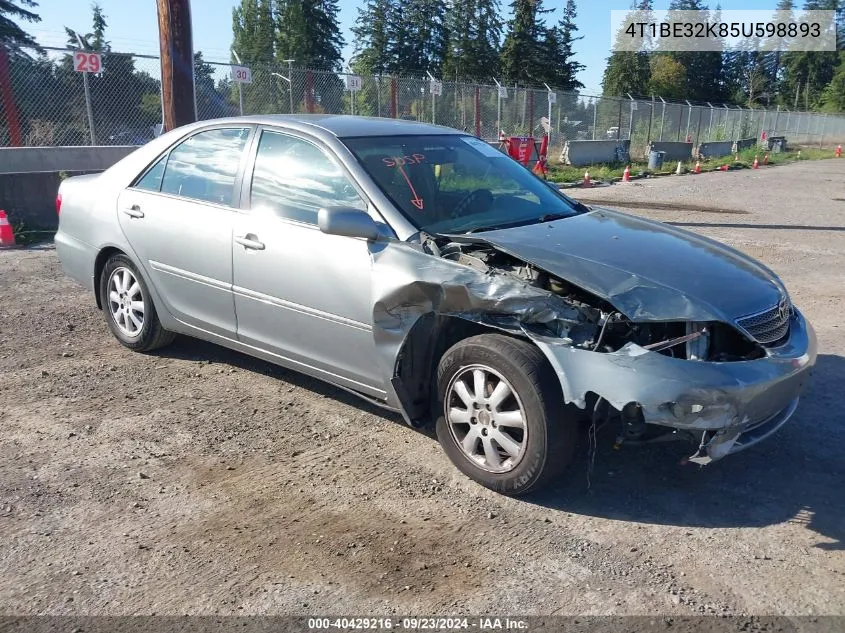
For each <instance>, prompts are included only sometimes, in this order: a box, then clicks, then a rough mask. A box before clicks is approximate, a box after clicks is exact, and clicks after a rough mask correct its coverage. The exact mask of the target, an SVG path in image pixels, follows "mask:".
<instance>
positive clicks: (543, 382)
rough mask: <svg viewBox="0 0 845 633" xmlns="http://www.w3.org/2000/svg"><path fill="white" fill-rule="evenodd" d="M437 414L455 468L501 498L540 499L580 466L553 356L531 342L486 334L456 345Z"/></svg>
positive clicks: (441, 368) (444, 363)
mask: <svg viewBox="0 0 845 633" xmlns="http://www.w3.org/2000/svg"><path fill="white" fill-rule="evenodd" d="M478 371H481V372H483V379H482V384H483V394H482V398H481V399H477V398H476V397H475V393H476V391H477V389H476V385H477V384H478V383H477V382H476V380H477V376H478V373H477V372H478ZM459 383H463V387H461V386H460V385H459ZM501 383H504V387H503V386H502V385H501ZM507 391H510V394H506V392H507ZM502 394H505V395H504V399H502ZM467 398H468V399H469V400H470V401H471V402H472V404H471V405H470V404H469V403H468V402H467ZM447 405H448V412H447ZM476 405H477V406H476ZM435 407H436V409H435V411H436V412H437V416H438V417H437V425H436V429H437V439H438V441H439V442H440V445H441V446H442V447H443V450H444V451H445V452H446V455H448V457H449V459H450V460H451V461H452V463H453V464H455V466H457V467H458V469H459V470H460V471H461V472H462V473H464V474H465V475H467V476H468V477H470V478H471V479H473V480H475V481H476V482H478V483H480V484H481V485H482V486H486V487H487V488H490V489H491V490H495V491H496V492H499V493H501V494H505V495H509V496H520V495H524V494H528V493H529V492H533V491H535V490H537V489H539V488H540V487H541V486H543V485H545V484H546V483H547V482H548V481H549V480H550V479H552V478H554V477H555V476H556V475H558V474H559V473H560V472H561V471H563V469H564V468H566V467H567V466H568V465H569V463H570V462H571V461H572V456H573V453H574V450H575V444H576V441H577V439H578V424H577V418H576V416H575V415H574V412H573V411H572V409H571V407H569V406H566V405H564V402H563V395H562V392H561V388H560V382H559V381H558V379H557V377H556V376H555V374H554V371H553V370H552V368H551V366H550V365H549V364H548V361H547V360H546V358H545V356H543V353H542V352H541V351H540V350H539V349H538V348H537V347H535V346H534V345H532V344H531V343H529V342H527V341H523V340H520V339H515V338H511V337H508V336H504V335H501V334H482V335H480V336H473V337H471V338H467V339H464V340H462V341H460V342H458V343H456V344H455V345H454V346H452V347H451V348H450V349H448V350H447V351H446V353H445V354H444V355H443V357H442V358H441V359H440V363H439V365H438V368H437V397H436V402H435ZM467 417H469V420H467ZM519 419H521V420H522V428H520V426H519ZM472 420H475V421H474V422H473V421H472ZM462 446H466V447H468V448H462ZM497 460H498V464H497V463H496V462H497Z"/></svg>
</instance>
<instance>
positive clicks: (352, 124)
mask: <svg viewBox="0 0 845 633" xmlns="http://www.w3.org/2000/svg"><path fill="white" fill-rule="evenodd" d="M226 120H227V121H233V122H234V121H238V122H249V123H257V124H259V125H275V126H281V127H291V128H296V129H303V128H311V129H312V131H317V130H320V131H323V132H328V133H330V134H331V135H332V136H336V137H337V138H350V137H356V136H397V135H422V134H463V132H461V131H460V130H455V129H453V128H449V127H445V126H442V125H432V124H430V123H419V122H417V121H406V120H404V119H388V118H381V117H368V116H350V115H348V114H261V115H252V116H243V117H233V118H231V119H226ZM211 122H212V121H204V123H211Z"/></svg>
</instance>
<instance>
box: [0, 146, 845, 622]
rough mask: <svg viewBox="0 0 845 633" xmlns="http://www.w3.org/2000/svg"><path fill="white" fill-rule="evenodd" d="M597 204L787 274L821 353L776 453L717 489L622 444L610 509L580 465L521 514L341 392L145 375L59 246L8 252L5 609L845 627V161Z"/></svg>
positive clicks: (239, 379)
mask: <svg viewBox="0 0 845 633" xmlns="http://www.w3.org/2000/svg"><path fill="white" fill-rule="evenodd" d="M574 193H575V195H577V196H579V197H582V198H584V199H589V200H592V201H600V200H606V201H608V206H613V205H614V204H616V205H624V207H625V209H626V210H628V211H630V212H632V213H640V214H644V215H647V216H649V217H655V218H658V219H660V220H664V221H669V222H672V223H675V224H678V225H680V226H684V227H687V228H690V229H692V230H694V231H698V232H701V233H703V234H705V235H708V236H712V237H715V238H717V239H720V240H723V241H726V242H728V243H730V244H731V245H733V246H735V247H737V248H739V249H740V250H743V251H745V252H747V253H749V254H750V255H753V256H754V257H757V258H760V259H761V260H763V261H764V262H766V263H767V264H768V265H770V266H771V267H772V268H773V269H774V270H775V271H776V272H778V273H779V274H780V275H782V276H783V278H784V279H785V281H786V283H787V286H788V287H789V289H790V291H791V292H792V295H793V299H794V301H795V303H796V304H797V305H798V306H800V307H801V308H802V309H803V310H804V311H805V313H806V314H807V316H808V317H809V319H810V320H811V321H812V322H813V324H814V325H815V327H816V330H817V332H818V336H819V342H820V349H821V356H820V358H819V362H818V366H817V372H816V381H815V384H814V387H813V388H812V390H811V391H810V393H809V394H808V395H807V397H806V398H805V399H804V401H803V403H802V405H801V406H800V408H799V412H798V415H797V417H796V418H795V419H794V421H793V422H792V423H790V424H789V425H788V426H787V427H785V428H784V429H783V430H782V431H781V432H780V433H779V435H778V436H777V437H775V438H773V439H771V440H770V441H768V442H766V443H765V444H763V445H760V446H758V447H755V448H754V449H751V450H749V451H747V452H746V453H744V454H741V455H737V456H734V457H732V458H729V459H726V460H723V461H721V462H718V463H716V464H713V465H711V466H709V467H707V468H704V469H699V468H698V467H693V466H689V465H687V466H681V465H679V462H680V458H681V457H683V456H684V455H686V454H688V453H689V452H690V451H689V450H687V449H688V447H686V446H684V445H671V444H666V445H656V446H651V447H648V448H633V447H630V448H627V447H623V449H622V450H619V451H614V450H612V443H613V439H614V437H613V434H612V433H603V434H600V436H599V448H598V455H597V457H596V468H595V472H594V474H593V476H592V485H591V487H590V488H589V489H588V488H587V475H586V473H587V466H586V458H585V455H586V447H585V446H582V447H581V448H580V449H579V458H578V460H577V461H576V463H575V464H574V465H573V467H572V468H571V469H570V470H569V471H568V473H567V476H566V478H564V479H563V480H561V481H560V483H559V484H558V485H556V486H555V487H553V489H551V490H549V491H547V492H545V493H543V494H542V495H540V496H535V497H532V498H530V499H525V500H513V499H507V498H504V497H500V496H496V495H495V494H493V493H491V492H489V491H487V490H485V489H483V488H481V487H479V486H477V485H475V484H473V483H472V482H470V481H469V480H467V479H466V478H464V477H463V476H462V475H460V474H459V473H458V472H457V471H456V470H455V469H454V468H453V467H452V466H451V465H450V463H449V462H448V461H447V459H446V457H445V456H444V454H443V453H442V452H441V451H440V449H439V447H438V445H437V443H436V441H435V440H434V439H433V437H432V435H431V434H430V433H424V432H418V431H414V430H412V429H410V428H408V427H407V426H405V425H404V424H403V423H402V422H401V421H400V419H399V418H398V417H397V416H392V415H388V414H385V413H384V412H382V411H380V410H378V409H376V408H373V407H371V406H369V405H367V404H365V403H363V402H360V401H358V400H357V399H355V398H354V397H352V396H349V395H347V394H346V393H344V392H342V391H339V390H337V389H335V388H332V387H330V386H326V385H323V384H320V383H317V382H315V381H313V380H311V379H308V378H304V377H302V376H300V375H297V374H294V373H292V372H288V371H285V370H282V369H280V368H277V367H274V366H272V365H269V364H267V363H264V362H261V361H256V360H253V359H251V358H248V357H246V356H243V355H240V354H236V353H233V352H229V351H226V350H223V349H221V348H218V347H215V346H213V345H210V344H206V343H202V342H199V341H195V340H190V339H186V338H181V339H179V340H178V341H177V342H176V344H174V346H173V347H171V348H168V349H166V350H163V351H162V352H161V353H157V354H154V355H149V356H143V355H138V354H133V353H132V352H129V351H127V350H125V349H124V348H122V347H120V346H119V345H118V344H117V342H116V341H115V340H114V339H113V338H112V337H111V335H110V334H109V331H108V329H107V328H106V325H105V322H104V320H103V318H102V315H101V313H100V312H99V311H98V310H97V309H96V307H95V306H94V304H93V299H92V297H90V296H88V295H87V294H86V293H85V292H83V291H82V290H81V289H80V288H79V287H77V286H76V285H74V284H73V283H72V282H71V281H69V280H68V279H66V278H64V277H63V276H62V274H61V270H60V267H59V264H58V261H57V259H56V255H55V252H54V251H53V250H52V248H51V247H45V248H40V249H29V250H13V251H5V252H0V376H2V378H0V424H1V425H2V428H3V432H4V437H3V440H2V442H0V533H1V534H2V538H1V539H0V605H2V611H3V612H5V613H7V614H35V613H52V614H151V613H157V614H216V613H219V614H226V613H229V614H243V613H263V614H287V613H299V614H304V613H315V614H325V613H333V614H353V613H358V614H362V613H373V614H390V613H403V614H420V613H423V614H458V613H475V614H479V613H490V612H495V613H498V614H519V615H527V614H552V613H554V614H607V613H613V614H677V615H684V614H700V613H719V614H722V613H724V614H845V552H843V547H845V544H844V543H843V541H845V492H843V491H844V490H845V459H843V454H845V431H843V423H845V417H843V406H842V405H843V402H845V400H843V388H845V326H843V325H842V315H843V308H845V301H843V298H845V160H841V161H836V160H828V161H823V162H817V163H801V164H797V165H792V166H788V167H779V168H770V169H768V170H760V171H743V172H736V173H734V172H729V173H714V174H706V175H701V176H687V177H683V178H677V177H672V178H662V179H656V180H651V181H639V182H635V183H631V184H627V185H621V184H620V185H615V186H613V187H608V188H604V189H592V190H576V191H575V192H574ZM673 209H674V210H673ZM644 256H645V255H644Z"/></svg>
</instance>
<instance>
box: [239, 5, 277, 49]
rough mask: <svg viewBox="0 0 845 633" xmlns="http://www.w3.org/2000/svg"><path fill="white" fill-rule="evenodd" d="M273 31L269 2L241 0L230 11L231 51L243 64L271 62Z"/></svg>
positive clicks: (271, 11)
mask: <svg viewBox="0 0 845 633" xmlns="http://www.w3.org/2000/svg"><path fill="white" fill-rule="evenodd" d="M274 31H275V25H274V24H273V8H272V4H271V1H270V0H241V2H240V4H239V5H238V6H237V7H235V8H233V9H232V36H233V41H232V50H233V51H235V52H236V53H237V54H238V57H239V58H240V59H241V61H242V62H243V63H244V64H255V63H256V62H258V63H262V62H264V63H269V62H272V61H273V59H274V55H273V35H274ZM233 61H234V60H233Z"/></svg>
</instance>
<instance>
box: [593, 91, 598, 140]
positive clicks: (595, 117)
mask: <svg viewBox="0 0 845 633" xmlns="http://www.w3.org/2000/svg"><path fill="white" fill-rule="evenodd" d="M598 114H599V98H598V97H595V98H594V99H593V140H594V141H595V140H596V125H598V118H599V117H598Z"/></svg>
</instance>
